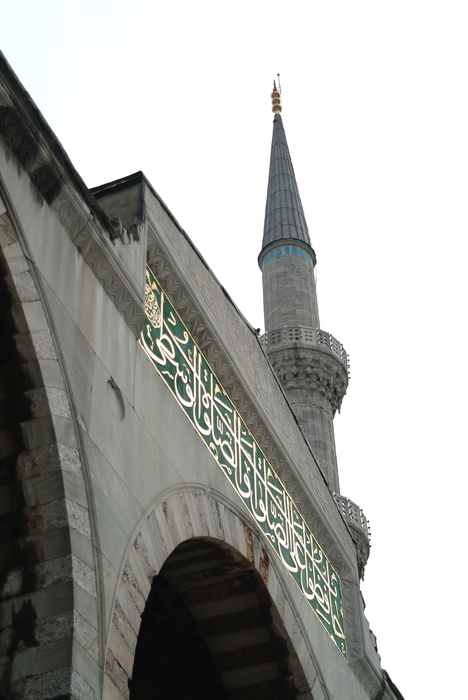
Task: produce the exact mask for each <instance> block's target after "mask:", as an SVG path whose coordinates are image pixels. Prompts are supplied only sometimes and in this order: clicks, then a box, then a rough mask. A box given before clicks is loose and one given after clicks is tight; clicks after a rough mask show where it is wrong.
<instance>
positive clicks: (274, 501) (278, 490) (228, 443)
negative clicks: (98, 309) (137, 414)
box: [141, 268, 347, 658]
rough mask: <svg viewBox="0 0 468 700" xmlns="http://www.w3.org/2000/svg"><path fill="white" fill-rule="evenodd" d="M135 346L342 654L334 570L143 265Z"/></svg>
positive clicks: (338, 585) (343, 646)
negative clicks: (142, 306)
mask: <svg viewBox="0 0 468 700" xmlns="http://www.w3.org/2000/svg"><path fill="white" fill-rule="evenodd" d="M141 344H142V346H143V348H144V350H145V352H146V353H147V355H148V356H149V357H150V359H151V360H152V362H153V364H154V366H155V367H156V369H157V371H158V372H159V374H160V376H161V377H162V379H163V380H164V382H165V383H166V385H167V386H168V388H169V389H170V390H171V392H172V394H173V396H174V397H175V398H176V400H177V402H178V403H179V405H180V407H181V408H182V409H183V411H184V412H185V414H186V416H187V418H188V419H189V420H190V422H191V423H192V425H193V427H194V428H195V430H196V432H197V433H198V435H199V436H200V437H201V439H202V440H203V441H204V443H205V445H206V446H207V448H208V450H209V451H210V453H211V454H212V456H213V458H214V459H215V460H216V462H217V463H218V466H219V467H220V469H221V470H222V471H223V472H224V474H225V475H226V477H227V478H228V479H229V481H230V483H231V485H232V486H233V487H234V489H235V490H236V492H237V493H238V495H239V496H240V498H241V499H242V501H243V502H244V504H245V506H246V508H247V510H248V511H249V513H250V514H251V515H252V516H253V517H254V519H255V521H256V522H257V523H258V525H259V527H260V528H261V530H262V532H263V534H264V536H265V537H266V539H267V540H268V541H269V542H270V544H271V546H272V547H273V549H274V550H275V552H276V554H277V555H278V556H279V558H280V560H281V562H282V564H283V566H284V567H285V568H286V570H287V571H288V572H289V573H290V575H291V576H292V578H293V579H294V581H295V582H296V584H297V585H298V586H299V588H300V590H301V592H302V594H303V595H304V597H305V598H306V599H307V600H308V602H309V604H310V606H311V607H312V609H313V610H314V612H315V614H316V615H317V617H318V618H319V620H320V622H321V623H322V624H323V626H324V627H325V629H326V630H327V632H328V634H329V635H330V637H331V639H332V640H333V642H334V643H335V644H336V646H337V647H338V649H339V650H340V651H341V653H342V654H343V656H344V657H345V658H347V652H346V639H345V634H344V624H343V611H342V604H341V583H340V579H339V576H338V574H337V573H336V572H335V570H334V569H333V567H332V566H331V564H330V562H329V561H328V559H327V557H326V556H325V554H324V552H323V550H322V548H321V547H320V545H319V544H318V542H317V540H316V539H315V538H314V536H313V534H312V532H311V531H310V529H309V527H308V526H307V524H306V522H305V521H304V518H303V517H302V515H301V514H300V513H299V511H298V509H297V508H296V506H295V504H294V502H293V500H292V499H291V497H290V495H289V494H288V492H287V491H286V489H285V487H284V486H283V484H282V483H281V481H280V480H279V478H278V475H277V474H276V472H275V470H274V469H273V467H272V466H271V465H270V463H269V462H268V461H267V459H266V458H265V455H264V454H263V452H262V450H261V449H260V447H259V445H258V443H257V442H256V440H255V438H254V437H253V435H252V433H251V432H250V431H249V429H248V427H247V425H246V423H245V422H244V420H243V419H242V418H241V416H240V414H239V413H238V411H237V410H236V409H235V407H234V404H233V403H232V402H231V400H230V398H229V396H228V395H227V394H226V392H225V390H224V388H223V386H222V384H221V383H220V382H219V381H218V379H217V377H216V375H215V374H214V372H213V370H212V369H211V367H210V365H209V364H208V362H207V361H206V359H205V358H204V356H203V354H202V353H201V351H200V349H199V348H198V346H197V344H196V343H195V341H194V340H193V338H192V336H191V335H190V333H189V332H188V330H187V329H186V327H185V325H184V323H183V322H182V320H181V318H180V317H179V315H178V314H177V312H176V311H175V309H174V308H173V306H172V305H171V303H170V302H169V300H168V299H167V297H166V296H165V294H164V292H163V290H162V288H161V287H160V285H159V283H158V282H157V280H156V278H155V277H154V275H153V273H152V272H151V270H150V269H149V268H147V270H146V319H145V321H144V327H143V330H142V333H141Z"/></svg>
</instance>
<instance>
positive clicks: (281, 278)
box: [259, 89, 348, 493]
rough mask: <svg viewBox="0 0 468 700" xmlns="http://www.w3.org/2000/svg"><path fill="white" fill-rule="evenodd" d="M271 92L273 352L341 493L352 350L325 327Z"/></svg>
mask: <svg viewBox="0 0 468 700" xmlns="http://www.w3.org/2000/svg"><path fill="white" fill-rule="evenodd" d="M272 98H273V111H274V112H275V117H274V122H273V139H272V146H271V159H270V174H269V181H268V194H267V204H266V211H265V228H264V234H263V245H262V251H261V253H260V256H259V265H260V268H261V270H262V273H263V300H264V315H265V330H266V340H267V354H268V357H269V359H270V361H271V363H272V366H273V368H274V369H275V371H276V373H277V375H278V378H279V379H280V381H281V384H282V386H283V389H284V391H285V393H286V396H287V397H288V400H289V402H290V404H291V407H292V409H293V410H294V412H295V414H296V417H297V419H298V421H299V424H300V426H301V428H302V430H303V432H304V434H305V436H306V438H307V440H308V442H309V444H310V446H311V447H312V449H313V451H314V454H315V456H316V458H317V460H318V462H319V464H320V467H321V468H322V472H323V473H324V475H325V478H326V479H327V481H328V484H329V487H330V489H331V490H332V491H334V492H335V493H339V480H338V465H337V459H336V449H335V435H334V429H333V417H334V415H335V412H336V410H337V409H339V407H340V405H341V401H342V398H343V396H344V394H345V393H346V388H347V385H348V371H347V357H346V354H345V353H344V351H343V349H342V347H341V346H340V344H339V343H338V342H337V341H336V339H335V338H333V336H330V334H328V333H324V332H323V331H320V321H319V311H318V304H317V293H316V285H315V274H314V267H315V264H316V257H315V253H314V250H313V248H312V247H311V244H310V238H309V232H308V229H307V223H306V219H305V216H304V210H303V207H302V203H301V198H300V196H299V190H298V187H297V183H296V177H295V174H294V168H293V166H292V161H291V156H290V154H289V149H288V144H287V141H286V134H285V132H284V128H283V123H282V118H281V115H280V111H281V105H280V103H279V93H278V92H277V91H276V89H275V90H274V92H273V93H272ZM278 108H279V111H278Z"/></svg>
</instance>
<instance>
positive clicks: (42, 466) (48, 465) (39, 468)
mask: <svg viewBox="0 0 468 700" xmlns="http://www.w3.org/2000/svg"><path fill="white" fill-rule="evenodd" d="M16 468H17V473H18V477H19V478H20V479H30V478H31V477H33V476H40V475H41V474H48V473H49V472H53V471H56V470H57V469H60V455H59V450H58V449H57V445H56V444H53V445H44V446H42V447H38V448H36V449H35V450H30V451H29V452H22V453H21V454H20V456H19V458H18V461H17V464H16Z"/></svg>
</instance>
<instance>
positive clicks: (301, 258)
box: [262, 241, 320, 333]
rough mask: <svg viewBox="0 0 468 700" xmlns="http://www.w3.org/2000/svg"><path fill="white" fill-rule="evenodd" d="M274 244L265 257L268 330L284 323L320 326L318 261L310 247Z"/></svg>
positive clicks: (268, 331)
mask: <svg viewBox="0 0 468 700" xmlns="http://www.w3.org/2000/svg"><path fill="white" fill-rule="evenodd" d="M281 244H284V241H281V242H279V245H273V246H270V249H269V250H268V249H267V251H266V254H265V255H264V257H263V263H262V267H263V299H264V313H265V330H266V331H267V333H270V332H271V331H275V330H277V329H279V328H282V327H283V326H288V327H298V326H305V327H307V328H312V329H315V328H319V326H320V321H319V312H318V305H317V294H316V290H315V277H314V263H313V259H312V255H311V249H310V248H309V246H305V245H300V244H298V243H296V245H281Z"/></svg>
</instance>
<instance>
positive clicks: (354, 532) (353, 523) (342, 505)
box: [333, 493, 370, 578]
mask: <svg viewBox="0 0 468 700" xmlns="http://www.w3.org/2000/svg"><path fill="white" fill-rule="evenodd" d="M333 496H334V498H335V503H336V505H337V506H338V510H339V511H340V513H341V515H342V516H343V519H344V521H345V523H346V524H347V525H348V529H349V531H350V533H351V537H352V538H353V542H354V545H355V547H356V556H357V563H358V570H359V577H360V578H364V568H365V566H366V564H367V560H368V558H369V553H370V528H369V521H368V520H366V516H365V515H364V512H363V510H362V508H359V506H358V505H357V504H356V503H353V501H350V499H349V498H346V497H345V496H339V495H338V494H336V493H335V494H333Z"/></svg>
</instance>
